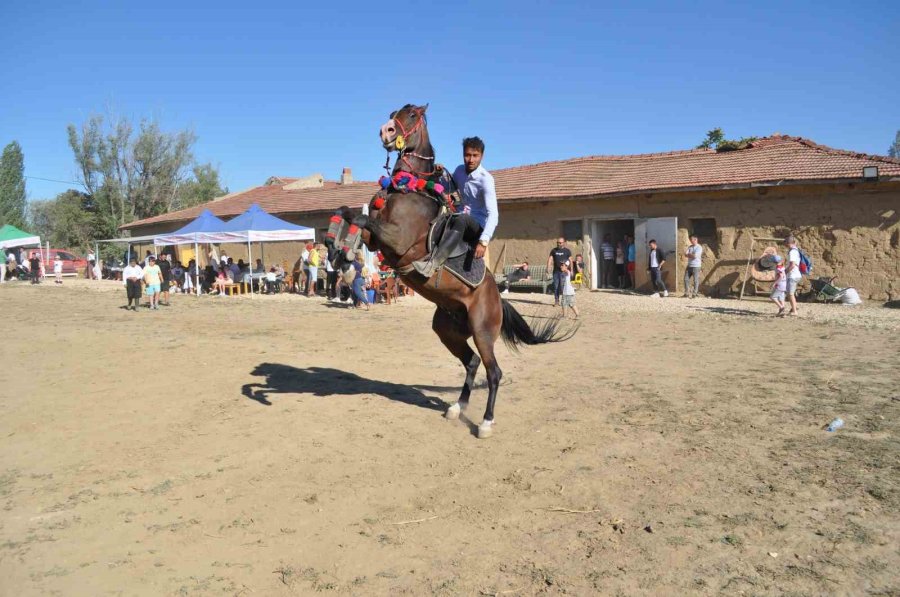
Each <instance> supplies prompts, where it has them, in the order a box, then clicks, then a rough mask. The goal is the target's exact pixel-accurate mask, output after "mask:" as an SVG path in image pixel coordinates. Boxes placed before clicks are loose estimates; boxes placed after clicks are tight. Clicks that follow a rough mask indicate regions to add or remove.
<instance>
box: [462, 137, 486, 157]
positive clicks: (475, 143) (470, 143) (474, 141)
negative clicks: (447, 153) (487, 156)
mask: <svg viewBox="0 0 900 597" xmlns="http://www.w3.org/2000/svg"><path fill="white" fill-rule="evenodd" d="M470 148H471V149H476V150H478V153H484V141H482V140H481V139H480V138H479V137H466V138H465V139H463V151H465V150H466V149H470Z"/></svg>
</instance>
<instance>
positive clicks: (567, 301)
mask: <svg viewBox="0 0 900 597" xmlns="http://www.w3.org/2000/svg"><path fill="white" fill-rule="evenodd" d="M559 269H560V271H561V272H564V273H565V274H566V280H565V284H564V286H563V291H562V296H561V297H560V301H559V304H560V305H562V316H563V318H565V316H566V307H569V308H570V309H572V313H574V314H575V319H578V308H577V307H576V306H575V287H574V286H572V276H571V275H570V274H569V262H568V261H566V262H565V263H563V264H562V265H561V266H560V268H559Z"/></svg>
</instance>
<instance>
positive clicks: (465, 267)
mask: <svg viewBox="0 0 900 597" xmlns="http://www.w3.org/2000/svg"><path fill="white" fill-rule="evenodd" d="M444 269H446V270H447V271H448V272H450V273H451V274H453V275H454V276H456V277H457V278H459V279H460V280H461V281H462V282H463V283H465V284H466V285H467V286H469V287H471V288H478V285H479V284H481V283H482V282H483V281H484V273H485V271H486V270H487V268H486V267H485V266H484V259H473V258H472V253H463V254H462V255H458V256H456V257H451V258H450V259H448V260H447V261H445V262H444ZM438 284H440V282H439V281H438Z"/></svg>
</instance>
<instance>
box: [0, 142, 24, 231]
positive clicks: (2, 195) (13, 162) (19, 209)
mask: <svg viewBox="0 0 900 597" xmlns="http://www.w3.org/2000/svg"><path fill="white" fill-rule="evenodd" d="M2 224H12V225H13V226H17V227H19V228H24V227H26V223H25V157H24V156H23V155H22V147H21V146H20V145H19V143H18V142H17V141H13V142H11V143H10V144H9V145H7V146H6V147H5V148H3V155H2V156H0V225H2Z"/></svg>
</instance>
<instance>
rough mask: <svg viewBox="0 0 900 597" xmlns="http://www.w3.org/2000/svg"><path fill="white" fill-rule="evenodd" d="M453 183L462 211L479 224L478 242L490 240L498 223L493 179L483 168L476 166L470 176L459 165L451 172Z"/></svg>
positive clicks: (462, 166)
mask: <svg viewBox="0 0 900 597" xmlns="http://www.w3.org/2000/svg"><path fill="white" fill-rule="evenodd" d="M453 181H454V182H455V183H456V186H457V187H459V192H460V195H461V196H462V200H463V210H464V211H465V212H466V213H468V214H470V215H471V216H472V217H473V218H475V221H477V222H478V223H479V224H481V228H482V231H481V238H480V239H479V240H483V241H485V242H487V241H489V240H491V237H492V236H494V230H495V229H496V228H497V222H498V221H499V214H498V212H497V192H496V191H495V190H494V177H493V176H491V174H490V172H488V171H487V170H485V169H484V167H483V166H478V167H477V168H475V170H474V171H472V173H471V174H467V173H466V166H465V164H461V165H459V166H458V167H457V168H456V170H455V171H454V172H453Z"/></svg>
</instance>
